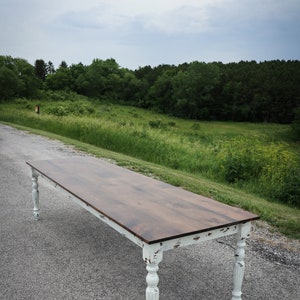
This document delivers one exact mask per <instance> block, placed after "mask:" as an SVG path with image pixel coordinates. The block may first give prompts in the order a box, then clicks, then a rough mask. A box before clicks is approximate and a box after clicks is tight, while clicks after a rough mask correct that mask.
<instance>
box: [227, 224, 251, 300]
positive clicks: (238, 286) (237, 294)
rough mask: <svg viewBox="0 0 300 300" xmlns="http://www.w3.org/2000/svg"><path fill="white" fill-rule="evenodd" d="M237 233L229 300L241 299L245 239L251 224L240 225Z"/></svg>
mask: <svg viewBox="0 0 300 300" xmlns="http://www.w3.org/2000/svg"><path fill="white" fill-rule="evenodd" d="M238 226H239V231H238V233H237V247H236V250H235V264H234V272H233V291H232V298H231V300H241V299H242V283H243V277H244V270H245V262H244V258H245V245H246V238H247V237H248V236H249V235H250V229H251V223H250V222H248V223H246V224H240V225H238Z"/></svg>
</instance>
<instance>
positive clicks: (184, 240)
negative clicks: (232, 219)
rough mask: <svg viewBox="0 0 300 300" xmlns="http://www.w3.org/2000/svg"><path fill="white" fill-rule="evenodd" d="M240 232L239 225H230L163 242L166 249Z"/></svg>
mask: <svg viewBox="0 0 300 300" xmlns="http://www.w3.org/2000/svg"><path fill="white" fill-rule="evenodd" d="M237 232H238V225H231V226H228V227H223V228H218V229H213V230H210V231H205V232H200V233H196V234H193V235H189V236H184V237H180V238H176V239H172V240H168V241H164V242H162V247H163V250H164V251H168V250H172V249H177V248H181V247H186V246H189V245H195V244H199V243H202V242H205V241H209V240H213V239H217V238H220V237H223V236H227V235H232V234H236V233H237Z"/></svg>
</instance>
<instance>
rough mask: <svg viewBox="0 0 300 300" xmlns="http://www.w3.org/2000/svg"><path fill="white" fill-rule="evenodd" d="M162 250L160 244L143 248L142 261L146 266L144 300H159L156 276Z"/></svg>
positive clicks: (157, 278)
mask: <svg viewBox="0 0 300 300" xmlns="http://www.w3.org/2000/svg"><path fill="white" fill-rule="evenodd" d="M162 257H163V248H162V245H161V244H153V245H147V244H146V245H145V246H144V248H143V259H144V261H145V262H146V264H147V267H146V269H147V271H148V274H147V277H146V282H147V288H146V300H159V289H158V286H157V285H158V282H159V277H158V274H157V271H158V264H159V263H160V262H161V261H162Z"/></svg>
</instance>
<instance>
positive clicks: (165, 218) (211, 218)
mask: <svg viewBox="0 0 300 300" xmlns="http://www.w3.org/2000/svg"><path fill="white" fill-rule="evenodd" d="M27 164H28V165H30V166H31V167H33V168H34V169H36V170H37V171H38V172H40V173H41V174H43V175H44V176H46V177H47V178H49V179H50V180H52V181H53V182H55V183H56V184H57V185H59V186H60V187H62V188H63V189H65V190H67V191H68V192H70V193H71V194H72V195H74V196H75V197H77V198H79V199H81V200H82V201H84V202H85V203H86V204H88V205H90V206H92V207H93V208H94V209H96V210H97V211H99V212H100V213H101V214H103V215H105V216H106V217H108V218H109V219H111V220H112V221H114V222H115V223H117V224H119V225H120V226H122V227H123V228H125V229H126V230H128V231H129V232H131V233H133V234H134V235H136V236H138V237H139V238H141V239H142V240H143V241H145V242H146V243H148V244H152V243H155V242H159V241H165V240H169V239H172V238H175V237H181V236H185V235H189V234H192V233H198V232H204V231H209V230H211V229H216V228H220V227H224V226H229V225H234V224H239V223H243V222H246V221H250V220H255V219H258V216H256V215H254V214H252V213H249V212H247V211H244V210H242V209H239V208H235V207H231V206H228V205H225V204H222V203H220V202H217V201H215V200H212V199H209V198H207V197H203V196H200V195H197V194H194V193H191V192H189V191H186V190H183V189H182V188H179V187H174V186H172V185H169V184H166V183H163V182H161V181H158V180H155V179H153V178H150V177H147V176H144V175H141V174H138V173H135V172H133V171H130V170H128V169H125V168H121V167H119V166H116V165H114V164H111V163H108V162H106V161H104V160H101V159H97V158H92V157H83V158H68V159H56V160H44V161H31V162H27Z"/></svg>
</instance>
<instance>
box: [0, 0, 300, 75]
mask: <svg viewBox="0 0 300 300" xmlns="http://www.w3.org/2000/svg"><path fill="white" fill-rule="evenodd" d="M0 26H1V27H0V55H11V56H13V57H21V58H25V59H26V60H27V61H28V62H29V63H31V64H34V62H35V60H36V59H44V60H45V61H46V62H48V61H49V60H50V61H52V62H53V63H54V65H55V67H58V65H59V64H60V62H61V61H62V60H64V61H66V62H67V63H68V65H70V64H72V63H79V62H82V63H83V64H86V65H89V64H90V63H91V62H92V60H93V59H94V58H100V59H107V58H114V59H115V60H116V61H117V63H118V64H119V65H120V66H121V67H125V68H129V69H132V70H133V69H136V68H138V67H139V66H146V65H151V66H157V65H159V64H174V65H178V64H180V63H184V62H191V61H195V60H197V61H204V62H212V61H222V62H224V63H227V62H238V61H240V60H248V61H249V60H256V61H257V62H259V61H264V60H272V59H284V60H288V59H293V60H295V59H297V60H299V59H300V0H147V1H146V0H50V1H49V0H0Z"/></svg>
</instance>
